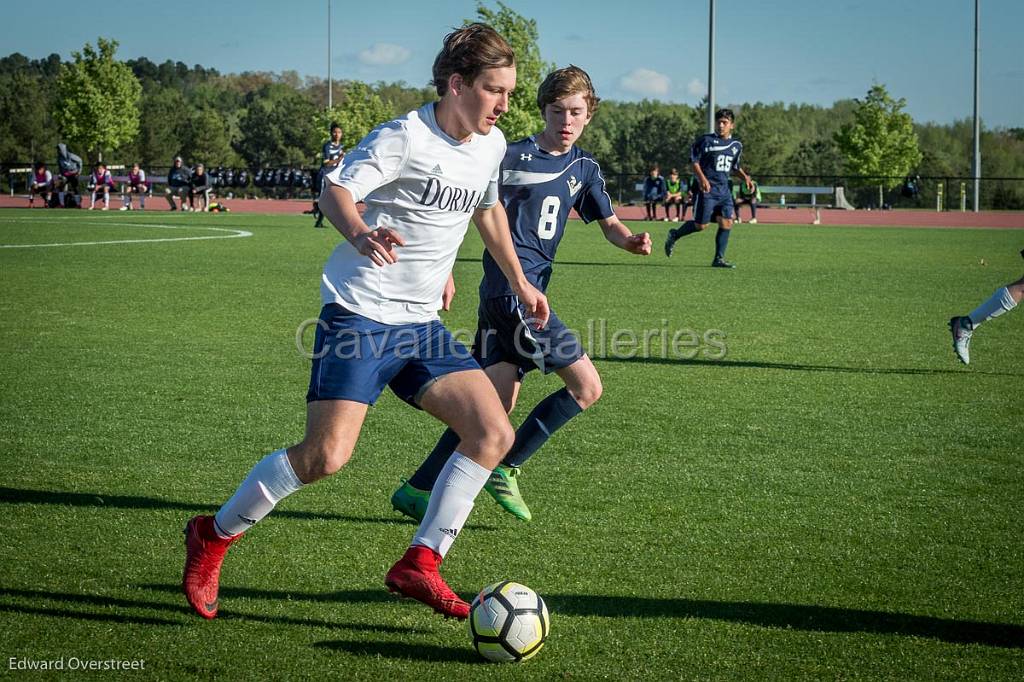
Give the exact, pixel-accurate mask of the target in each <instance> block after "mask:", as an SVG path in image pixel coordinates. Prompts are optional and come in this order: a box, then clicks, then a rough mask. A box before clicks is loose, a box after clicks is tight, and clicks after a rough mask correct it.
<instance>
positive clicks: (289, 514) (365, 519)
mask: <svg viewBox="0 0 1024 682" xmlns="http://www.w3.org/2000/svg"><path fill="white" fill-rule="evenodd" d="M0 504H52V505H59V506H66V507H112V508H116V509H175V510H180V511H183V512H188V513H190V514H195V513H202V512H205V513H213V512H216V511H217V510H218V509H219V508H220V507H219V506H218V505H213V504H202V503H198V502H179V501H177V500H165V499H163V498H160V497H144V496H141V495H108V494H106V493H98V492H80V493H73V492H67V491H63V490H31V489H27V488H10V487H7V486H0ZM273 515H274V516H275V517H280V518H285V519H297V520H300V521H347V522H349V523H388V524H399V525H406V526H418V525H419V524H418V523H417V522H416V521H413V520H412V519H410V518H408V517H405V516H401V515H399V514H398V513H397V512H395V513H394V514H391V515H389V516H352V515H350V514H333V513H330V512H308V511H297V510H289V509H275V510H274V512H273ZM182 524H183V525H184V520H183V521H182ZM466 527H467V528H471V529H473V530H497V526H489V525H477V524H469V525H467V526H466Z"/></svg>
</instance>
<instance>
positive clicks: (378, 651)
mask: <svg viewBox="0 0 1024 682" xmlns="http://www.w3.org/2000/svg"><path fill="white" fill-rule="evenodd" d="M313 646H314V647H315V648H317V649H329V650H331V651H343V652H345V653H347V654H352V655H355V656H368V657H370V658H394V659H398V660H403V661H426V662H428V663H479V664H486V661H484V660H483V659H482V658H480V657H479V656H477V655H476V653H475V652H473V651H472V650H471V649H467V648H465V647H444V646H435V645H432V644H410V643H408V642H353V641H347V640H334V641H327V642H316V643H314V644H313Z"/></svg>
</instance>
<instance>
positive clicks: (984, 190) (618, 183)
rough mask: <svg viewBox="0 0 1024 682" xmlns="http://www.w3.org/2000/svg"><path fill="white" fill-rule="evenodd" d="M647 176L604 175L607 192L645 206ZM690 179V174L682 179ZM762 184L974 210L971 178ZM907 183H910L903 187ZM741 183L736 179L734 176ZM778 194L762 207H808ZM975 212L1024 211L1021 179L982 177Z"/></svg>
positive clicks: (767, 180) (766, 180)
mask: <svg viewBox="0 0 1024 682" xmlns="http://www.w3.org/2000/svg"><path fill="white" fill-rule="evenodd" d="M646 177H647V174H646V173H617V172H614V171H612V172H608V171H606V172H605V180H606V182H607V185H608V194H609V195H610V196H611V197H612V200H613V201H615V202H616V203H619V204H625V205H632V204H642V203H643V192H642V188H643V182H644V178H646ZM683 179H684V181H685V180H688V179H689V176H688V174H687V175H684V176H683ZM754 179H755V180H757V182H758V184H759V185H761V186H792V187H797V186H803V187H806V186H812V187H831V188H835V187H842V188H844V194H845V196H846V201H847V202H849V203H850V204H852V205H853V206H854V207H855V208H872V209H878V208H879V207H881V208H893V209H899V208H916V209H927V210H933V211H934V210H941V211H960V210H964V211H973V210H974V206H973V205H972V204H973V198H974V189H973V188H974V179H973V178H969V177H958V176H924V175H922V176H913V177H912V178H905V177H902V176H900V177H872V176H852V175H756V176H754ZM907 180H910V181H911V182H910V183H907ZM733 181H734V182H739V181H740V180H739V178H738V177H737V178H733ZM880 185H881V186H893V187H892V189H885V190H883V191H882V196H881V200H880V199H879V191H878V188H879V186H880ZM781 199H782V197H781V196H780V193H775V194H771V195H768V194H764V193H763V192H762V203H765V204H778V203H789V204H794V203H809V202H810V197H809V196H806V195H799V194H796V195H794V194H793V193H790V194H788V195H787V196H786V201H785V202H781V201H780V200H781ZM817 203H818V204H820V205H822V206H826V205H829V204H830V203H831V201H830V200H828V199H821V198H819V199H818V201H817ZM978 204H979V206H978V208H979V210H1013V211H1020V210H1024V178H1003V177H983V178H981V191H980V193H979V200H978Z"/></svg>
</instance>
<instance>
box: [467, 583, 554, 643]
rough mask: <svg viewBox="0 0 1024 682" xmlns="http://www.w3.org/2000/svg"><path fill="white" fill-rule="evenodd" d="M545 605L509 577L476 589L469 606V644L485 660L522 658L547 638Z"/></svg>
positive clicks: (548, 620) (528, 589)
mask: <svg viewBox="0 0 1024 682" xmlns="http://www.w3.org/2000/svg"><path fill="white" fill-rule="evenodd" d="M550 625H551V621H550V619H549V618H548V607H547V605H545V604H544V600H543V599H541V598H540V595H538V594H537V593H536V592H534V591H533V590H531V589H530V588H529V587H527V586H526V585H521V584H519V583H515V582H512V581H509V580H506V581H504V582H500V583H494V584H493V585H488V586H487V587H485V588H484V589H482V590H480V594H478V595H477V596H476V598H475V599H473V604H472V605H471V606H470V608H469V632H470V634H472V635H473V646H474V647H475V648H476V650H477V652H478V653H479V654H480V655H481V656H483V657H484V658H486V659H487V660H488V661H496V662H501V661H525V660H526V659H528V658H531V657H533V656H534V655H535V654H536V653H537V652H538V651H540V649H541V647H542V646H544V640H546V639H547V638H548V631H549V629H550Z"/></svg>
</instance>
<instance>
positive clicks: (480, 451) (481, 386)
mask: <svg viewBox="0 0 1024 682" xmlns="http://www.w3.org/2000/svg"><path fill="white" fill-rule="evenodd" d="M419 404H420V406H421V407H422V408H423V409H424V410H426V411H427V412H428V413H430V414H432V415H434V416H435V417H437V418H438V419H440V420H441V421H443V422H444V423H445V424H447V425H448V426H449V427H451V428H452V429H453V430H454V431H455V432H456V433H458V434H459V436H460V442H459V445H458V447H457V449H456V451H455V452H454V453H452V456H451V458H449V460H448V462H447V463H446V464H445V465H444V468H442V469H441V473H440V475H439V476H438V478H437V482H436V483H435V485H434V490H433V492H432V494H431V496H430V502H429V504H428V505H427V510H426V513H425V514H424V517H423V522H422V523H421V524H420V527H419V529H418V530H417V531H416V535H415V536H414V537H413V540H412V545H411V546H410V547H409V549H408V550H407V551H406V553H405V555H404V556H403V557H402V558H401V559H400V560H399V561H398V563H396V564H395V565H394V566H392V567H391V570H390V571H388V574H387V577H386V578H385V579H384V583H385V585H387V587H388V589H389V590H391V591H392V592H399V593H401V594H403V595H405V596H407V597H412V598H413V599H416V600H418V601H421V602H423V603H424V604H426V605H428V606H430V607H431V608H433V609H434V610H435V611H437V612H438V613H441V614H443V615H445V616H449V617H453V618H459V619H464V618H466V617H467V616H468V615H469V604H467V603H466V602H465V601H464V600H462V599H461V598H460V597H459V596H458V595H457V594H455V593H454V592H452V590H451V588H449V587H448V585H447V584H446V583H445V582H444V579H443V578H442V577H441V574H440V572H439V570H438V569H439V567H440V565H441V562H442V560H443V559H444V556H445V554H446V553H447V552H448V550H449V549H450V548H451V546H452V543H453V542H454V541H455V538H456V537H457V536H458V534H459V532H460V531H461V530H462V527H463V525H465V523H466V519H467V518H468V517H469V513H470V511H472V509H473V502H474V500H475V499H476V496H477V494H478V493H479V492H480V489H481V488H482V487H483V485H484V483H485V482H486V481H487V477H488V476H489V475H490V472H491V469H493V468H494V467H495V466H496V465H497V464H498V462H500V461H501V458H502V456H504V454H505V452H506V451H507V450H508V449H509V447H511V445H512V442H513V439H514V433H513V431H512V426H511V425H510V424H509V423H508V416H507V415H506V414H505V411H504V409H503V407H502V404H501V401H500V400H499V399H498V394H497V392H496V391H495V389H494V386H493V385H492V384H491V382H490V380H489V379H488V378H487V375H485V374H484V373H483V372H482V371H479V370H468V371H462V372H453V373H451V374H446V375H445V376H442V377H441V378H439V379H438V380H437V381H435V382H434V383H433V384H431V385H430V386H429V387H428V388H427V390H426V391H425V392H424V394H423V395H422V396H421V397H420V399H419Z"/></svg>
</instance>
